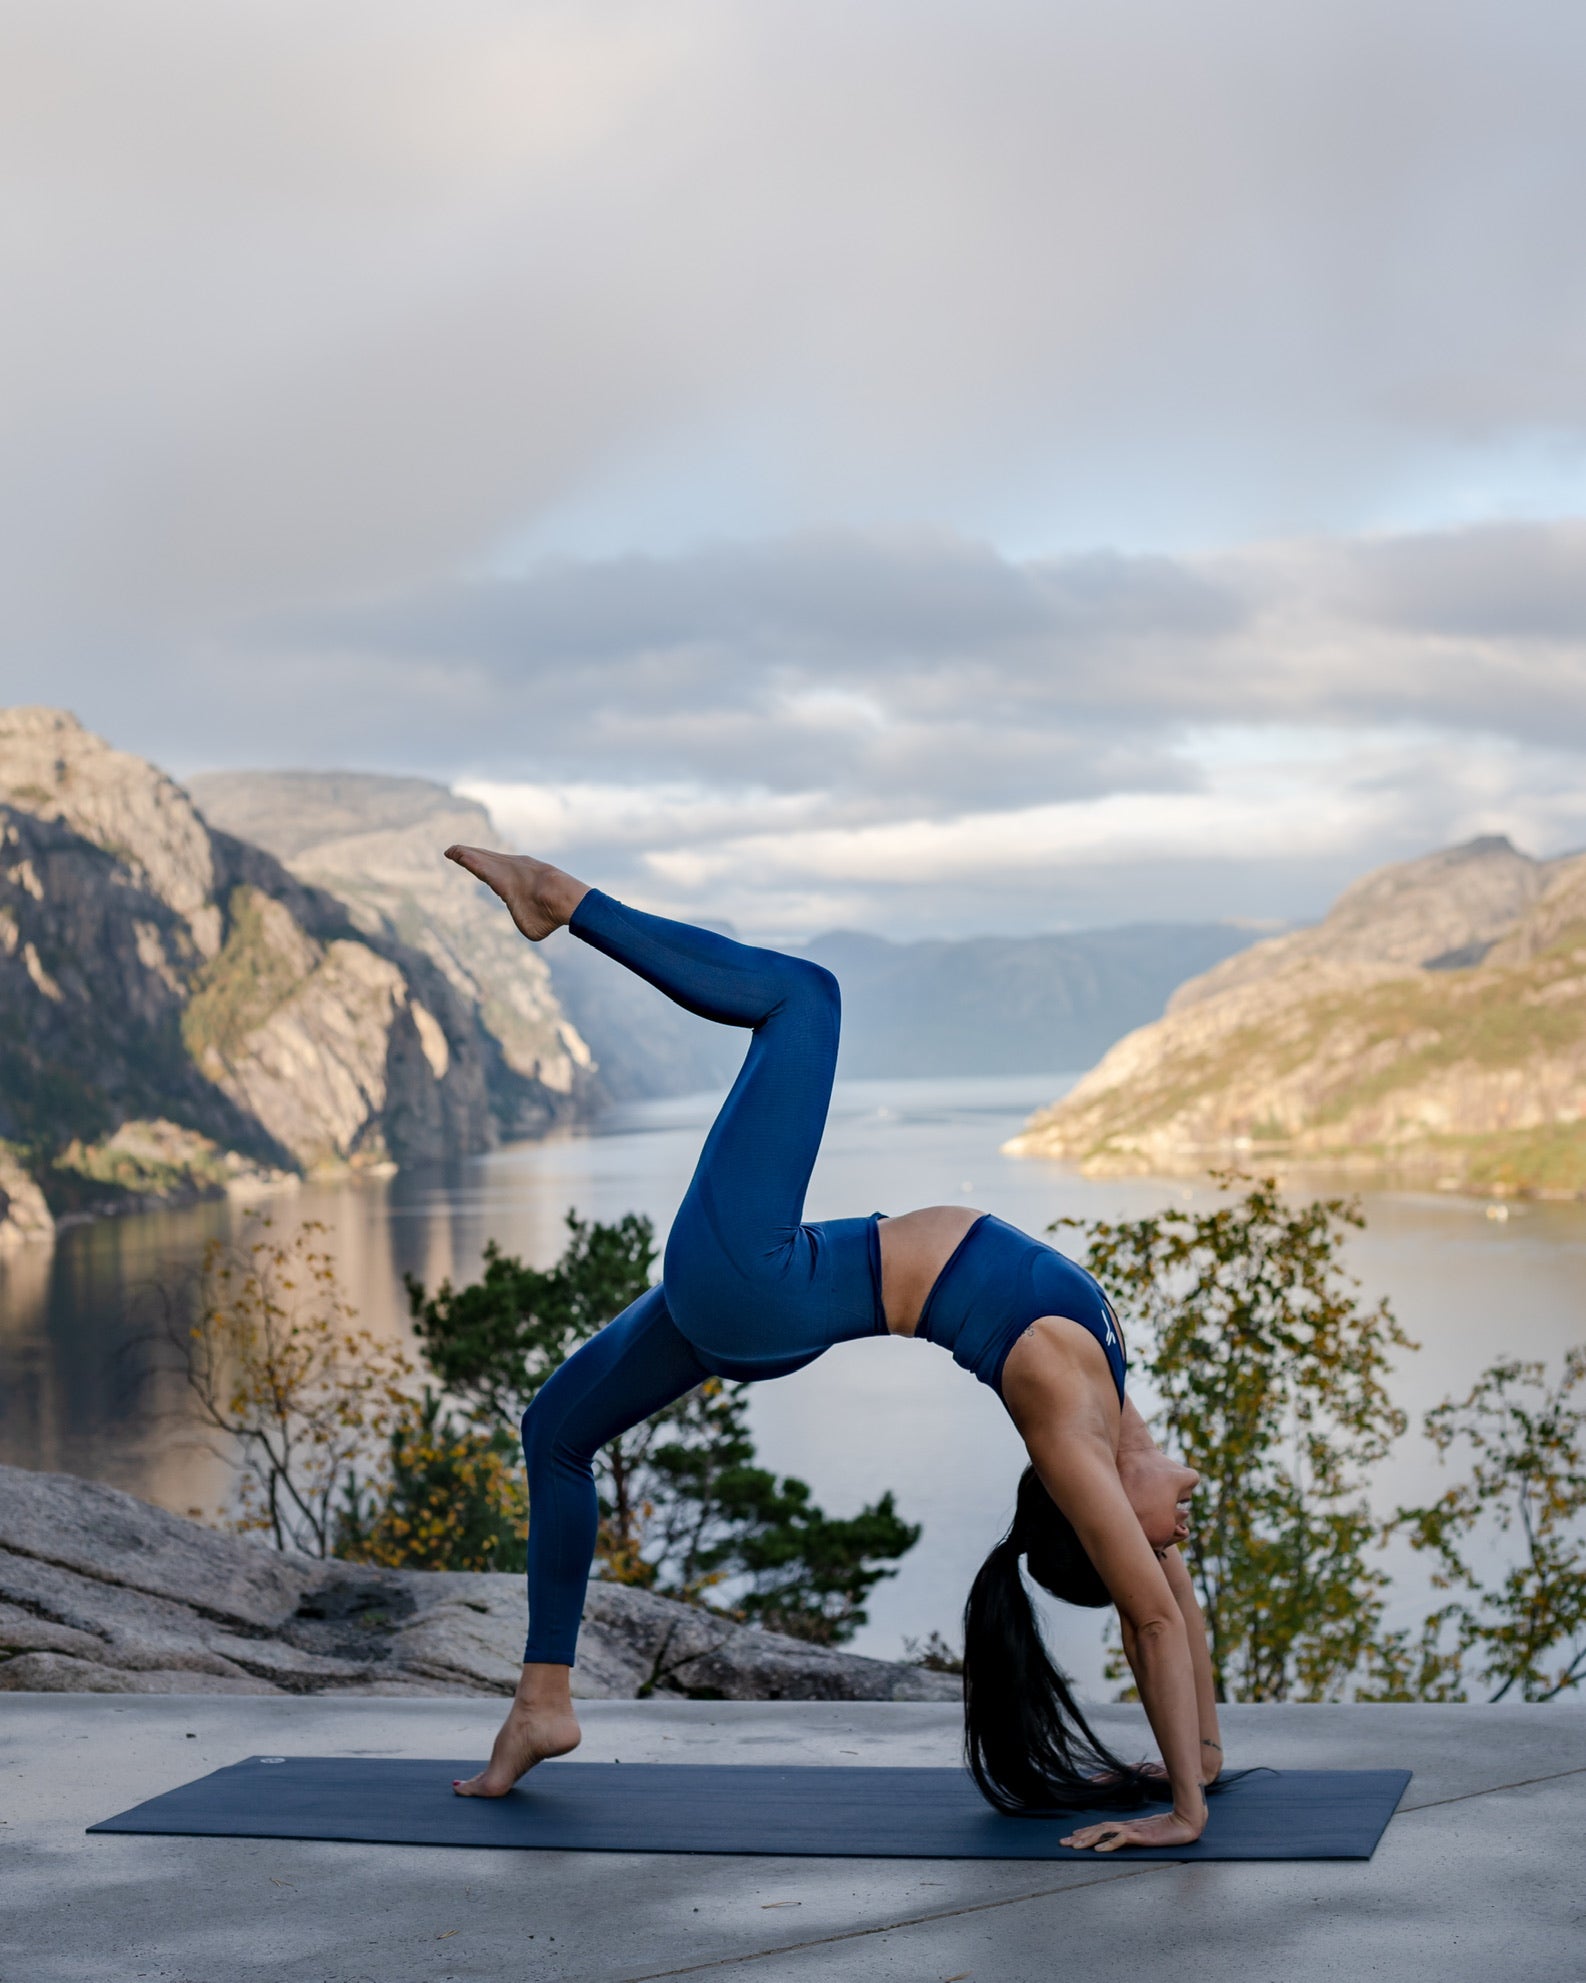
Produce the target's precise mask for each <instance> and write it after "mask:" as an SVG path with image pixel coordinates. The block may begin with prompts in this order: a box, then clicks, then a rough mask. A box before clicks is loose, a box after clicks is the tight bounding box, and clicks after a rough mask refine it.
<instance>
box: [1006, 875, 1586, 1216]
mask: <svg viewBox="0 0 1586 1983" xmlns="http://www.w3.org/2000/svg"><path fill="white" fill-rule="evenodd" d="M1007 1147H1008V1148H1009V1150H1010V1151H1012V1152H1014V1153H1015V1154H1019V1155H1031V1156H1053V1157H1062V1158H1066V1159H1069V1160H1072V1161H1077V1162H1079V1163H1081V1164H1082V1165H1083V1166H1084V1167H1085V1168H1086V1169H1088V1170H1092V1171H1164V1172H1174V1171H1184V1170H1187V1169H1202V1168H1204V1167H1206V1166H1208V1165H1211V1164H1218V1163H1230V1162H1232V1163H1237V1164H1239V1165H1241V1166H1244V1167H1249V1166H1251V1165H1256V1166H1261V1165H1278V1166H1282V1165H1286V1164H1296V1163H1303V1164H1312V1165H1318V1166H1325V1167H1329V1168H1331V1167H1334V1166H1338V1167H1341V1168H1344V1169H1347V1170H1350V1171H1353V1172H1356V1173H1358V1174H1360V1175H1361V1176H1363V1177H1365V1176H1375V1177H1384V1178H1386V1177H1393V1178H1396V1179H1401V1180H1404V1181H1407V1182H1412V1181H1413V1182H1420V1183H1431V1184H1436V1185H1440V1186H1441V1187H1443V1188H1445V1189H1479V1190H1493V1191H1529V1192H1539V1193H1547V1194H1558V1195H1574V1194H1576V1193H1578V1192H1581V1191H1586V856H1574V857H1571V858H1565V859H1560V860H1556V861H1537V860H1533V859H1531V858H1530V857H1529V856H1528V855H1525V854H1523V853H1520V852H1518V851H1517V850H1516V849H1515V848H1514V847H1512V846H1511V845H1510V844H1509V842H1508V841H1507V840H1504V839H1499V838H1488V839H1482V840H1475V841H1472V842H1470V843H1469V844H1467V845H1465V846H1461V847H1454V848H1450V849H1447V850H1446V851H1444V852H1442V853H1438V854H1433V855H1430V856H1428V857H1427V858H1426V859H1424V860H1419V861H1410V862H1406V863H1403V864H1401V865H1398V866H1394V867H1390V868H1385V869H1383V870H1381V871H1380V872H1378V873H1375V874H1372V875H1368V876H1366V877H1365V878H1364V879H1363V880H1362V881H1360V882H1357V883H1356V884H1355V885H1354V886H1353V887H1352V888H1350V889H1349V890H1347V891H1346V893H1345V894H1344V895H1343V896H1342V897H1340V899H1339V901H1338V902H1337V903H1336V904H1335V905H1334V907H1333V909H1332V911H1331V912H1330V914H1329V915H1328V916H1327V917H1326V918H1325V920H1324V921H1323V922H1321V923H1320V924H1318V925H1316V926H1315V927H1314V928H1311V929H1306V930H1300V931H1296V932H1294V933H1293V934H1291V935H1287V936H1282V937H1278V938H1275V939H1273V940H1272V941H1270V942H1266V943H1261V944H1257V945H1256V946H1254V948H1252V949H1250V950H1248V951H1245V952H1244V953H1243V954H1242V955H1240V956H1238V957H1234V958H1231V959H1229V960H1228V961H1227V962H1225V963H1223V964H1220V965H1218V966H1217V968H1216V969H1215V970H1212V971H1209V972H1207V973H1206V974H1205V975H1204V976H1203V977H1200V978H1197V979H1195V980H1193V981H1192V982H1191V983H1189V984H1187V985H1185V986H1183V987H1182V988H1181V989H1180V990H1179V991H1178V992H1177V993H1176V994H1175V996H1174V998H1173V1000H1172V1002H1171V1004H1170V1005H1169V1008H1168V1011H1167V1014H1166V1016H1165V1017H1164V1018H1162V1019H1161V1020H1160V1021H1158V1022H1157V1023H1156V1024H1155V1025H1152V1026H1147V1027H1144V1028H1142V1029H1141V1030H1140V1031H1138V1032H1135V1033H1132V1034H1130V1035H1129V1037H1128V1038H1127V1039H1125V1040H1122V1041H1120V1042H1119V1044H1118V1045H1117V1046H1116V1047H1114V1048H1113V1049H1112V1051H1111V1052H1110V1053H1109V1054H1107V1056H1106V1057H1105V1058H1104V1059H1103V1060H1102V1062H1101V1063H1100V1065H1099V1066H1097V1067H1096V1068H1095V1069H1094V1070H1093V1071H1092V1072H1091V1073H1090V1074H1088V1075H1087V1076H1086V1077H1085V1079H1084V1080H1083V1081H1082V1082H1080V1084H1079V1085H1078V1087H1076V1088H1075V1089H1074V1090H1073V1092H1072V1093H1071V1094H1069V1095H1068V1096H1066V1097H1065V1098H1064V1099H1063V1100H1062V1101H1060V1102H1058V1103H1056V1104H1054V1105H1053V1106H1052V1107H1051V1108H1049V1109H1046V1110H1043V1111H1042V1112H1041V1113H1040V1114H1039V1115H1037V1116H1035V1117H1034V1118H1033V1119H1032V1120H1031V1122H1030V1124H1029V1125H1028V1127H1027V1128H1026V1129H1025V1130H1024V1132H1023V1133H1022V1134H1021V1135H1019V1136H1018V1137H1016V1138H1014V1140H1013V1141H1012V1142H1011V1143H1010V1144H1009V1145H1008V1146H1007Z"/></svg>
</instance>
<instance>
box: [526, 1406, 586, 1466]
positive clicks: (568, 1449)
mask: <svg viewBox="0 0 1586 1983" xmlns="http://www.w3.org/2000/svg"><path fill="white" fill-rule="evenodd" d="M519 1432H520V1435H521V1437H522V1440H523V1461H524V1464H525V1466H526V1467H527V1468H528V1470H529V1477H530V1479H532V1478H533V1477H534V1475H535V1473H537V1472H539V1471H541V1470H543V1469H544V1468H545V1467H548V1466H553V1465H555V1464H556V1462H557V1461H561V1462H563V1463H564V1464H565V1463H566V1462H568V1461H571V1462H572V1463H573V1464H574V1465H575V1466H576V1465H577V1464H579V1462H580V1461H583V1462H584V1463H585V1464H587V1463H588V1460H589V1457H590V1456H589V1455H587V1454H581V1453H579V1452H578V1451H577V1450H576V1448H575V1444H574V1442H573V1441H572V1440H570V1439H569V1438H568V1437H567V1424H566V1418H565V1415H564V1414H563V1413H562V1412H560V1411H558V1410H557V1407H556V1396H555V1393H554V1391H552V1389H551V1386H550V1385H549V1384H544V1385H542V1386H541V1387H540V1389H539V1390H538V1391H536V1392H535V1394H534V1396H533V1397H532V1398H530V1400H529V1404H528V1409H527V1410H526V1411H525V1412H524V1414H523V1418H522V1420H521V1422H520V1424H519Z"/></svg>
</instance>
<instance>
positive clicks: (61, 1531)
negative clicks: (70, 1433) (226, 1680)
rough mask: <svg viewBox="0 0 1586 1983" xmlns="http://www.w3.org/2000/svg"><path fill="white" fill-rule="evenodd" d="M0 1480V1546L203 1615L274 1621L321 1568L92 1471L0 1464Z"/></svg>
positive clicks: (286, 1612)
mask: <svg viewBox="0 0 1586 1983" xmlns="http://www.w3.org/2000/svg"><path fill="white" fill-rule="evenodd" d="M0 1480H3V1486H0V1548H3V1549H5V1550H7V1551H10V1552H12V1553H14V1554H15V1555H17V1556H23V1557H30V1558H32V1559H33V1560H34V1561H35V1562H36V1563H39V1564H53V1565H56V1566H58V1567H59V1568H61V1569H64V1570H72V1571H76V1572H77V1573H78V1574H79V1575H80V1576H82V1577H87V1578H91V1579H92V1580H93V1581H94V1582H95V1583H99V1584H112V1585H122V1586H125V1587H126V1588H127V1589H128V1590H133V1591H142V1592H144V1593H146V1594H147V1595H149V1596H152V1597H167V1598H172V1599H174V1600H175V1601H176V1602H177V1603H179V1604H184V1605H194V1606H198V1607H201V1608H202V1610H203V1611H204V1612H205V1613H206V1614H207V1615H208V1616H209V1617H211V1618H216V1619H226V1620H234V1621H236V1622H237V1623H240V1624H243V1625H252V1626H260V1627H265V1628H274V1627H276V1626H279V1625H280V1624H282V1623H283V1622H284V1621H285V1620H286V1619H288V1618H290V1617H291V1615H292V1614H293V1612H294V1611H296V1609H297V1607H298V1604H299V1603H300V1602H301V1600H302V1597H303V1594H304V1592H305V1591H306V1590H307V1589H308V1587H309V1586H310V1584H312V1583H313V1582H315V1581H316V1579H317V1577H318V1576H319V1575H320V1574H321V1572H320V1571H319V1569H318V1567H317V1566H316V1565H315V1564H313V1563H312V1562H311V1561H309V1560H308V1559H307V1558H304V1557H294V1556H286V1555H282V1554H280V1553H279V1552H278V1551H275V1550H272V1549H266V1548H265V1547H264V1546H263V1544H261V1543H257V1542H251V1541H248V1540H245V1539H243V1538H241V1537H236V1536H225V1535H217V1534H216V1533H215V1532H214V1531H213V1530H212V1529H206V1528H202V1527H200V1525H199V1524H198V1523H197V1522H190V1521H186V1520H184V1519H183V1517H181V1516H180V1515H171V1514H167V1513H166V1511H165V1510H164V1509H163V1508H155V1507H151V1506H150V1505H149V1503H148V1502H146V1501H139V1500H136V1499H135V1498H134V1497H133V1496H132V1495H130V1494H123V1493H122V1492H121V1491H120V1490H119V1489H118V1488H114V1487H104V1486H102V1485H101V1484H100V1483H99V1482H97V1481H87V1480H78V1479H76V1478H75V1476H73V1475H70V1474H51V1473H32V1472H29V1471H28V1470H27V1469H25V1468H22V1467H0Z"/></svg>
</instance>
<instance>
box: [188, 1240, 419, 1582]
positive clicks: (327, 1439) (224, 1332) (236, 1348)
mask: <svg viewBox="0 0 1586 1983" xmlns="http://www.w3.org/2000/svg"><path fill="white" fill-rule="evenodd" d="M324 1230H325V1229H324V1227H323V1226H322V1225H319V1224H316V1223H312V1222H311V1223H308V1224H305V1225H303V1226H301V1227H299V1229H298V1230H297V1231H296V1232H295V1233H294V1234H293V1235H292V1236H291V1237H290V1238H289V1239H279V1238H277V1237H276V1235H275V1233H274V1230H273V1227H272V1224H271V1221H270V1220H269V1219H262V1220H260V1221H259V1223H258V1225H257V1226H256V1227H255V1228H254V1231H253V1235H252V1237H251V1238H248V1239H245V1240H244V1241H243V1242H242V1243H241V1244H239V1245H236V1246H230V1245H227V1244H226V1243H224V1242H223V1241H220V1240H212V1241H211V1242H210V1244H209V1246H208V1247H207V1248H206V1249H205V1253H204V1258H203V1263H202V1266H201V1268H200V1270H199V1284H198V1289H197V1301H196V1320H194V1321H192V1322H191V1323H190V1324H188V1325H187V1326H185V1327H184V1326H182V1325H181V1324H180V1323H178V1322H177V1321H176V1320H175V1319H174V1318H176V1317H177V1316H179V1315H181V1314H183V1313H184V1311H186V1310H188V1306H189V1305H188V1303H187V1301H186V1299H185V1297H183V1298H179V1299H175V1300H173V1299H171V1298H170V1297H169V1295H167V1299H166V1304H165V1305H166V1316H167V1324H166V1327H167V1333H168V1335H169V1337H170V1338H171V1340H172V1341H173V1342H174V1344H175V1346H176V1348H177V1350H178V1352H179V1354H180V1359H181V1364H182V1369H183V1373H184V1375H185V1377H186V1380H187V1384H188V1388H189V1389H190V1390H191V1392H192V1394H193V1396H194V1398H195V1399H196V1400H197V1403H198V1409H199V1414H200V1416H201V1418H202V1420H203V1422H204V1423H205V1424H206V1425H208V1426H209V1427H210V1428H211V1429H212V1430H214V1431H216V1432H219V1433H221V1434H223V1435H225V1436H226V1438H227V1439H229V1440H230V1441H232V1442H234V1446H233V1451H234V1452H235V1453H236V1455H237V1457H238V1460H239V1467H240V1478H239V1482H238V1509H239V1512H238V1513H237V1514H236V1516H235V1517H234V1518H233V1520H232V1523H231V1526H232V1527H233V1528H235V1529H238V1530H241V1531H249V1530H255V1531H261V1530H262V1531H263V1532H265V1533H267V1534H268V1535H269V1537H270V1539H271V1540H272V1541H273V1542H274V1544H275V1546H276V1548H277V1549H297V1550H302V1551H303V1552H304V1553H305V1554H307V1555H311V1556H327V1555H329V1554H331V1552H332V1548H333V1545H334V1541H335V1536H336V1529H337V1521H338V1516H337V1512H336V1510H337V1504H338V1503H339V1502H340V1501H341V1500H342V1499H343V1498H344V1496H345V1495H346V1494H347V1493H348V1492H349V1491H355V1490H356V1487H357V1484H358V1481H359V1479H360V1477H361V1476H364V1475H367V1474H371V1473H375V1472H378V1471H379V1469H380V1468H381V1466H382V1465H383V1463H384V1461H385V1458H386V1454H387V1452H388V1449H389V1443H390V1439H391V1434H392V1431H393V1429H394V1428H395V1426H396V1425H397V1424H398V1422H399V1420H400V1417H401V1414H402V1413H403V1412H404V1411H405V1410H406V1408H407V1406H408V1386H409V1384H410V1382H411V1379H412V1377H413V1374H414V1366H413V1362H412V1359H411V1358H410V1357H408V1356H407V1355H405V1354H404V1352H402V1351H401V1350H399V1349H395V1348H393V1347H392V1346H391V1345H390V1344H389V1343H383V1342H381V1341H379V1340H378V1339H377V1338H376V1337H374V1336H373V1335H371V1334H370V1332H369V1331H368V1330H367V1329H358V1328H355V1327H354V1326H353V1322H354V1312H353V1310H352V1309H351V1308H350V1307H349V1306H348V1304H347V1302H346V1300H345V1298H344V1297H343V1295H342V1292H341V1289H340V1287H339V1285H338V1283H337V1279H336V1271H335V1267H334V1265H333V1263H332V1261H331V1257H330V1255H329V1254H328V1253H327V1252H326V1251H325V1250H324V1248H323V1246H322V1245H321V1244H320V1235H321V1234H323V1232H324Z"/></svg>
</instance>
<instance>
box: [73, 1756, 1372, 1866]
mask: <svg viewBox="0 0 1586 1983" xmlns="http://www.w3.org/2000/svg"><path fill="white" fill-rule="evenodd" d="M478 1767H479V1764H478V1760H477V1758H475V1759H473V1760H471V1761H467V1762H414V1761H409V1760H405V1759H397V1758H392V1757H369V1756H275V1757H270V1756H250V1757H249V1758H248V1759H247V1761H246V1762H241V1763H233V1764H231V1766H230V1767H229V1768H227V1769H221V1770H216V1771H215V1772H214V1774H213V1775H211V1776H204V1777H199V1778H198V1780H197V1781H196V1782H194V1783H185V1784H183V1785H182V1787H181V1788H180V1789H179V1790H169V1791H167V1792H166V1793H165V1795H164V1796H163V1797H151V1798H150V1799H149V1801H148V1802H147V1803H146V1804H138V1805H135V1806H134V1807H133V1808H132V1809H131V1810H130V1811H123V1812H122V1813H121V1814H120V1816H119V1817H114V1818H107V1819H105V1821H104V1822H103V1824H98V1825H90V1826H89V1830H90V1831H94V1832H174V1833H181V1834H184V1835H199V1836H204V1837H210V1838H315V1839H350V1840H360V1841H363V1842H365V1843H373V1844H380V1845H471V1846H504V1847H513V1848H519V1849H522V1848H529V1849H533V1850H542V1851H555V1852H721V1853H734V1854H741V1853H771V1854H776V1855H779V1856H780V1855H783V1854H795V1855H807V1856H818V1857H828V1858H854V1859H1070V1858H1081V1857H1088V1856H1089V1855H1086V1854H1080V1853H1075V1852H1071V1851H1070V1850H1069V1849H1068V1848H1067V1847H1066V1846H1063V1845H1061V1844H1059V1843H1058V1841H1059V1839H1060V1838H1061V1837H1062V1836H1063V1834H1064V1833H1065V1832H1069V1831H1072V1830H1074V1829H1075V1828H1076V1827H1077V1826H1079V1825H1083V1824H1091V1823H1097V1822H1100V1821H1101V1820H1102V1819H1104V1818H1106V1817H1107V1816H1108V1815H1109V1813H1108V1812H1107V1811H1106V1810H1105V1809H1098V1810H1096V1811H1094V1812H1076V1813H1073V1814H1071V1815H1069V1816H1066V1817H1064V1818H1063V1819H1061V1820H1051V1819H1045V1818H1005V1817H1003V1816H1001V1815H1000V1813H998V1812H996V1811H993V1810H992V1809H991V1808H990V1807H989V1806H988V1805H987V1804H986V1803H985V1801H984V1800H983V1799H982V1797H981V1795H980V1793H979V1791H977V1790H976V1788H975V1786H974V1784H973V1782H972V1781H971V1780H970V1778H969V1777H968V1776H967V1775H966V1774H965V1773H964V1771H962V1770H958V1769H912V1770H911V1769H822V1768H818V1767H802V1768H800V1767H788V1768H784V1767H780V1766H778V1765H775V1764H770V1765H767V1764H748V1765H737V1764H725V1763H693V1764H690V1763H574V1762H558V1763H542V1764H541V1765H540V1767H539V1768H538V1769H537V1770H535V1771H534V1772H533V1774H532V1775H530V1776H528V1777H526V1778H525V1779H524V1781H523V1782H522V1783H521V1784H520V1785H519V1786H518V1788H517V1789H516V1790H514V1791H511V1792H509V1793H508V1795H507V1796H505V1797H502V1798H498V1799H494V1800H490V1799H485V1798H477V1797H454V1796H453V1795H452V1788H451V1785H452V1779H453V1777H462V1776H471V1775H472V1774H473V1773H474V1771H475V1770H477V1768H478ZM1409 1781H1410V1772H1409V1771H1408V1770H1276V1771H1262V1772H1259V1773H1257V1774H1254V1775H1251V1776H1248V1777H1245V1778H1243V1779H1242V1780H1240V1781H1239V1782H1237V1783H1235V1784H1233V1785H1231V1786H1230V1787H1229V1788H1228V1789H1227V1790H1224V1791H1221V1792H1219V1793H1218V1794H1217V1795H1216V1796H1214V1797H1213V1798H1212V1800H1211V1819H1210V1822H1209V1823H1208V1824H1207V1827H1206V1830H1205V1832H1204V1833H1203V1834H1202V1836H1201V1837H1200V1838H1199V1839H1197V1840H1196V1842H1195V1843H1194V1844H1193V1845H1180V1846H1168V1847H1162V1848H1160V1849H1156V1850H1151V1851H1144V1850H1140V1849H1137V1848H1134V1847H1130V1848H1128V1851H1129V1856H1130V1857H1131V1858H1134V1859H1369V1858H1370V1857H1371V1854H1372V1852H1373V1850H1374V1848H1375V1846H1376V1843H1377V1840H1378V1839H1379V1838H1380V1837H1381V1836H1382V1832H1383V1827H1384V1826H1385V1825H1386V1824H1387V1822H1388V1820H1389V1818H1391V1817H1392V1816H1393V1812H1394V1809H1395V1807H1396V1806H1397V1804H1398V1802H1399V1799H1400V1797H1401V1796H1402V1795H1403V1794H1404V1787H1405V1785H1406V1784H1407V1783H1408V1782H1409ZM1112 1815H1116V1814H1112Z"/></svg>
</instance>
